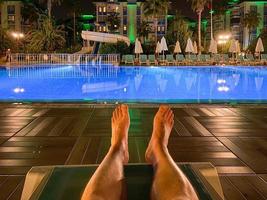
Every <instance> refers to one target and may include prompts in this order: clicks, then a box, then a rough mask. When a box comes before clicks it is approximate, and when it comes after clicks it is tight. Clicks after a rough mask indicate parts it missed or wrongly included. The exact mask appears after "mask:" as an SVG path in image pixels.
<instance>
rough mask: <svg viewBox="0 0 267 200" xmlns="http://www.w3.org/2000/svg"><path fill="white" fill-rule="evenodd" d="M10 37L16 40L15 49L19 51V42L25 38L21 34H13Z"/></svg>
mask: <svg viewBox="0 0 267 200" xmlns="http://www.w3.org/2000/svg"><path fill="white" fill-rule="evenodd" d="M12 37H13V38H14V39H15V40H16V44H17V48H18V49H19V40H21V39H22V38H24V37H25V35H24V34H23V33H19V32H13V33H12Z"/></svg>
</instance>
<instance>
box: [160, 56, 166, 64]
mask: <svg viewBox="0 0 267 200" xmlns="http://www.w3.org/2000/svg"><path fill="white" fill-rule="evenodd" d="M158 64H159V65H165V64H166V60H165V56H164V55H159V56H158Z"/></svg>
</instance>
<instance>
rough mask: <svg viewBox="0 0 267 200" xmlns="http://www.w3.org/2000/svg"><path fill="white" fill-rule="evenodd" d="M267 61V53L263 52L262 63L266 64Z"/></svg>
mask: <svg viewBox="0 0 267 200" xmlns="http://www.w3.org/2000/svg"><path fill="white" fill-rule="evenodd" d="M266 62H267V54H261V64H265V63H266Z"/></svg>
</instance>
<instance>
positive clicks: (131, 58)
mask: <svg viewBox="0 0 267 200" xmlns="http://www.w3.org/2000/svg"><path fill="white" fill-rule="evenodd" d="M125 64H126V65H127V64H132V65H134V55H125Z"/></svg>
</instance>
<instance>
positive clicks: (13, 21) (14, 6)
mask: <svg viewBox="0 0 267 200" xmlns="http://www.w3.org/2000/svg"><path fill="white" fill-rule="evenodd" d="M22 6H23V4H22V2H21V1H15V0H14V1H3V2H2V4H1V5H0V26H1V27H2V28H4V29H7V30H9V31H17V32H22V31H23V26H22V22H23V20H22V16H21V8H22Z"/></svg>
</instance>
